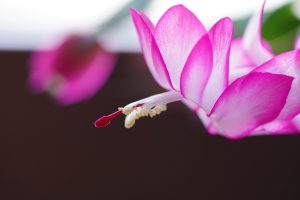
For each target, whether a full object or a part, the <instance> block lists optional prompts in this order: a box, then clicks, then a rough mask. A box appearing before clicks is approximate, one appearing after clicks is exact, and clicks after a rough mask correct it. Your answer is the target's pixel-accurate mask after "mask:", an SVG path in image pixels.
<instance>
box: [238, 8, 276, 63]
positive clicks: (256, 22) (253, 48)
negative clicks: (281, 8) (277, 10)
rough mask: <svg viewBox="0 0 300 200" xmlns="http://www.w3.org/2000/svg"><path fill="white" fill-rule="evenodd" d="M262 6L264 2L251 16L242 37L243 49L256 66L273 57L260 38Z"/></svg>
mask: <svg viewBox="0 0 300 200" xmlns="http://www.w3.org/2000/svg"><path fill="white" fill-rule="evenodd" d="M264 6H265V2H264V3H263V4H262V6H261V8H260V9H259V10H257V11H256V13H255V14H254V15H253V16H252V18H251V20H250V22H249V24H248V25H247V28H246V30H245V33H244V37H243V46H244V49H245V50H246V52H247V54H248V56H249V57H250V58H251V60H252V62H254V63H255V64H256V65H260V64H262V63H264V62H265V61H267V60H269V59H271V58H272V57H273V54H272V52H271V51H270V50H269V48H268V47H267V46H266V45H265V43H264V41H263V39H262V36H261V29H262V22H263V14H264Z"/></svg>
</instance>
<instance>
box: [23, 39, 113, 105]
mask: <svg viewBox="0 0 300 200" xmlns="http://www.w3.org/2000/svg"><path fill="white" fill-rule="evenodd" d="M114 62H115V55H113V54H112V53H109V52H106V51H105V50H104V49H102V48H101V46H100V45H99V44H98V43H97V41H96V39H95V38H93V37H90V36H84V35H77V34H72V35H68V36H67V37H66V38H65V39H64V40H63V41H62V42H61V43H60V44H59V45H58V46H57V47H56V48H54V49H51V50H49V51H37V52H34V53H33V55H32V57H31V68H30V75H29V85H30V87H31V88H32V90H33V91H35V92H37V93H40V92H43V91H48V92H49V93H50V94H51V95H52V96H53V97H54V98H55V99H56V100H57V101H58V102H59V103H60V104H62V105H69V104H73V103H77V102H79V101H82V100H86V99H88V98H90V97H92V96H93V95H94V94H95V93H96V92H97V90H99V88H101V87H102V86H103V85H104V84H105V82H106V81H107V79H108V77H109V76H110V74H111V72H112V69H113V66H114Z"/></svg>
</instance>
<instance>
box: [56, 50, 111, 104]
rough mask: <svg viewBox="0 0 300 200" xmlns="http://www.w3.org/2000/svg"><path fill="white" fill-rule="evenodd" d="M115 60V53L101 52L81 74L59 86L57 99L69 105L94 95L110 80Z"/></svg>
mask: <svg viewBox="0 0 300 200" xmlns="http://www.w3.org/2000/svg"><path fill="white" fill-rule="evenodd" d="M115 60H116V57H115V55H114V54H111V53H108V52H104V51H101V52H99V53H98V55H97V56H95V58H94V59H93V60H92V61H91V62H90V63H89V65H90V66H88V67H86V70H85V71H84V72H82V73H81V74H80V76H78V77H77V78H75V79H73V80H65V81H64V82H62V84H61V85H59V86H58V88H57V91H56V94H55V96H56V99H57V100H58V101H59V102H60V103H61V104H63V105H69V104H73V103H77V102H79V101H81V100H84V99H88V98H90V97H92V96H93V95H94V94H95V93H96V91H97V90H99V88H101V87H102V86H103V85H104V84H105V83H106V81H107V80H108V78H109V76H110V74H111V72H112V71H113V67H114V63H115Z"/></svg>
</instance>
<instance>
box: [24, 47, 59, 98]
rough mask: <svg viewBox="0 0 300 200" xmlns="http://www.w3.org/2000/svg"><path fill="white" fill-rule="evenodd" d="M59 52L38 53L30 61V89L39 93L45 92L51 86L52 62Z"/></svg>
mask: <svg viewBox="0 0 300 200" xmlns="http://www.w3.org/2000/svg"><path fill="white" fill-rule="evenodd" d="M56 54H57V51H55V50H53V51H36V52H34V53H33V54H32V56H31V59H30V73H29V80H28V83H29V87H30V88H31V89H32V90H33V91H34V92H37V93H40V92H43V91H44V90H45V89H46V88H47V87H48V85H49V83H50V81H51V79H52V76H53V68H52V62H53V61H54V59H55V57H56Z"/></svg>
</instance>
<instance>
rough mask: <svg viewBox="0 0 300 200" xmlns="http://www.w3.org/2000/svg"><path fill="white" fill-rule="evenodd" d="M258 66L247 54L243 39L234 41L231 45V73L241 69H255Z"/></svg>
mask: <svg viewBox="0 0 300 200" xmlns="http://www.w3.org/2000/svg"><path fill="white" fill-rule="evenodd" d="M255 66H256V64H255V63H253V62H252V60H251V58H250V57H249V56H248V55H247V52H246V51H245V49H244V46H243V40H242V38H238V39H234V40H233V41H232V43H231V49H230V61H229V67H230V73H231V72H232V71H234V70H236V69H240V68H250V69H251V68H253V67H255Z"/></svg>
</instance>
